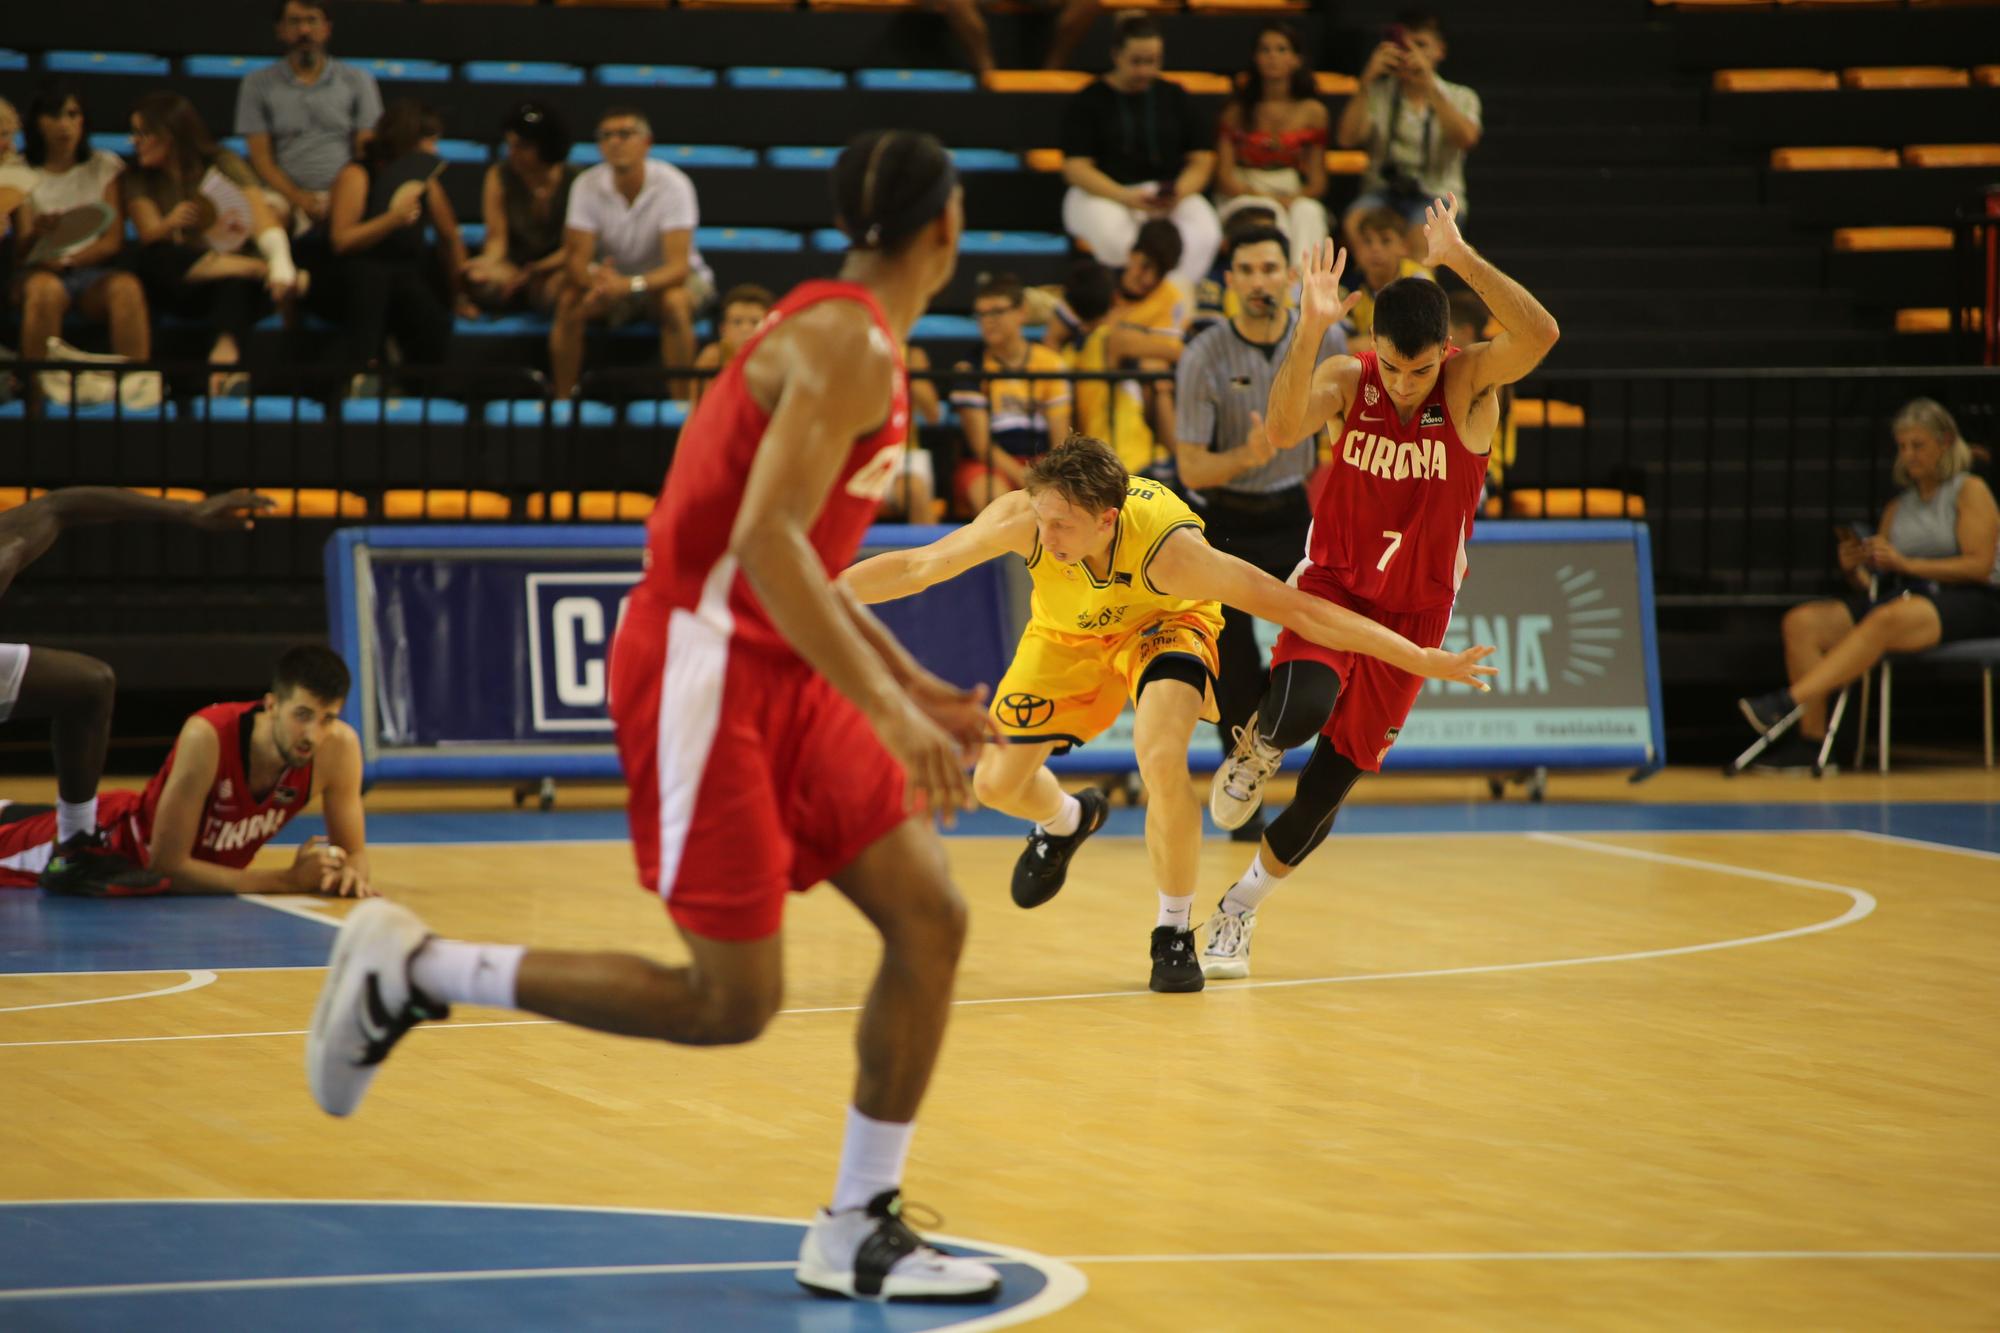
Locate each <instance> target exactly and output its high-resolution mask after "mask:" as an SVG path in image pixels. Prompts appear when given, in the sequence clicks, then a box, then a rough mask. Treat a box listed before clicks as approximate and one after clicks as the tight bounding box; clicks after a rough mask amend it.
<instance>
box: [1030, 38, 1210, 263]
mask: <svg viewBox="0 0 2000 1333" xmlns="http://www.w3.org/2000/svg"><path fill="white" fill-rule="evenodd" d="M1164 50H1165V47H1164V44H1163V43H1162V41H1161V39H1160V29H1159V25H1158V24H1157V23H1155V22H1154V21H1153V20H1152V19H1151V18H1150V17H1148V16H1147V15H1145V14H1140V13H1125V14H1121V15H1119V16H1118V27H1117V32H1116V33H1115V34H1114V36H1113V37H1112V41H1111V61H1112V64H1111V72H1110V73H1109V74H1106V75H1104V76H1103V77H1102V78H1099V79H1096V80H1094V81H1092V82H1091V84H1090V85H1089V86H1088V87H1086V88H1084V89H1083V90H1082V91H1080V92H1078V93H1077V94H1076V95H1075V96H1074V97H1072V98H1071V99H1070V103H1069V106H1068V107H1067V108H1066V109H1065V110H1064V112H1063V124H1062V151H1063V179H1064V180H1066V181H1068V182H1069V191H1068V193H1067V194H1065V195H1064V197H1063V227H1064V228H1065V229H1066V230H1067V231H1068V232H1069V234H1070V235H1071V236H1072V237H1074V238H1075V239H1076V240H1077V242H1078V243H1079V244H1080V245H1082V246H1083V248H1084V249H1086V250H1088V251H1090V252H1091V253H1092V254H1093V255H1095V256H1097V258H1098V260H1099V261H1100V262H1102V263H1106V264H1109V265H1111V266H1112V267H1114V268H1115V267H1117V266H1119V265H1121V264H1123V263H1124V262H1125V257H1126V256H1127V255H1128V254H1130V253H1131V250H1132V243H1133V241H1134V240H1135V239H1137V237H1138V235H1139V229H1140V227H1141V226H1142V225H1143V224H1144V223H1145V222H1146V221H1148V220H1149V219H1170V220H1171V221H1172V222H1173V223H1174V225H1175V226H1176V227H1177V228H1178V229H1179V232H1180V238H1181V244H1182V252H1181V260H1180V264H1179V266H1178V269H1177V272H1178V274H1179V276H1180V278H1181V286H1182V287H1183V288H1184V289H1185V290H1187V291H1193V290H1194V287H1195V284H1196V283H1198V282H1200V281H1201V280H1202V279H1203V278H1205V277H1207V276H1208V270H1209V267H1210V266H1211V265H1213V264H1214V263H1215V252H1216V249H1217V247H1219V246H1220V245H1221V243H1222V223H1221V222H1220V221H1218V220H1217V218H1216V216H1215V206H1214V205H1213V204H1211V203H1209V202H1208V199H1207V197H1206V196H1205V195H1203V194H1202V191H1203V190H1204V189H1206V188H1207V186H1208V181H1209V176H1210V174H1211V172H1212V171H1213V170H1214V167H1215V151H1214V149H1215V138H1214V135H1213V134H1212V133H1211V131H1210V129H1209V127H1208V125H1207V124H1206V122H1205V121H1204V120H1203V118H1202V116H1201V114H1200V113H1199V112H1198V111H1197V110H1196V109H1195V106H1194V103H1193V101H1192V99H1190V98H1189V97H1188V94H1187V90H1186V89H1184V88H1182V87H1181V86H1180V85H1179V84H1177V83H1171V82H1168V81H1166V80H1163V79H1161V78H1160V68H1161V61H1162V59H1163V56H1164Z"/></svg>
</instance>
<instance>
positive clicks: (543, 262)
mask: <svg viewBox="0 0 2000 1333" xmlns="http://www.w3.org/2000/svg"><path fill="white" fill-rule="evenodd" d="M501 138H502V141H503V148H504V156H502V158H501V159H500V161H498V162H496V163H494V164H493V165H492V166H490V167H488V168H487V169H486V184H485V187H484V189H483V190H482V192H481V196H480V213H481V214H482V216H483V217H484V219H485V222H486V244H485V245H484V246H482V247H481V248H480V251H479V253H478V254H477V255H474V256H473V257H472V259H471V260H469V261H468V262H467V263H466V265H465V281H466V283H467V286H468V287H469V289H470V291H471V295H472V299H473V301H474V302H475V303H477V304H478V305H479V306H480V307H481V308H482V309H486V310H496V311H497V310H512V309H515V308H517V307H521V306H526V307H527V308H529V309H531V310H536V311H540V312H542V313H544V314H546V313H547V312H548V311H550V310H553V309H554V308H555V304H556V297H557V296H558V295H560V293H561V290H562V283H563V219H564V218H565V217H566V216H568V214H569V189H570V186H571V185H573V184H575V182H576V169H575V168H574V167H571V166H570V165H569V129H568V127H566V126H565V125H564V124H563V121H562V117H561V116H559V115H557V114H556V111H555V109H554V108H553V107H550V106H547V105H544V104H543V103H541V102H523V103H521V105H519V106H517V107H515V108H514V110H513V111H512V112H511V113H509V114H508V116H507V121H506V124H505V126H504V127H503V128H502V131H501Z"/></svg>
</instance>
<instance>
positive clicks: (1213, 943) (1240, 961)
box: [1201, 903, 1257, 981]
mask: <svg viewBox="0 0 2000 1333" xmlns="http://www.w3.org/2000/svg"><path fill="white" fill-rule="evenodd" d="M1256 929H1257V909H1256V908H1254V907H1253V908H1251V909H1250V910H1249V911H1247V912H1245V913H1243V914H1242V915H1241V916H1238V915H1237V914H1236V913H1234V912H1231V911H1228V910H1227V909H1225V908H1224V907H1223V906H1222V905H1221V904H1220V903H1217V904H1216V907H1215V915H1214V916H1212V917H1210V918H1209V919H1208V945H1207V947H1205V948H1203V949H1202V951H1201V974H1202V975H1203V976H1205V977H1208V978H1210V979H1211V980H1214V981H1236V980H1239V979H1240V978H1243V977H1247V976H1249V975H1250V936H1251V935H1252V934H1253V933H1254V932H1255V931H1256Z"/></svg>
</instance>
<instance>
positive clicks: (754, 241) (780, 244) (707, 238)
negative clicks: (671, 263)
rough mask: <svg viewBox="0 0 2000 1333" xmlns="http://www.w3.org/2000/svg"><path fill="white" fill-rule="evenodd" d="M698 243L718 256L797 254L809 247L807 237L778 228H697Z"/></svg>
mask: <svg viewBox="0 0 2000 1333" xmlns="http://www.w3.org/2000/svg"><path fill="white" fill-rule="evenodd" d="M694 243H695V245H697V246H698V247H700V248H701V249H702V250H713V251H715V252H716V253H718V254H721V253H725V252H728V251H757V252H761V253H764V254H771V253H774V252H783V253H787V254H790V253H794V252H796V251H799V250H803V249H805V248H806V238H805V237H803V236H801V235H799V234H798V233H797V232H795V231H783V230H781V229H779V228H777V227H697V228H695V233H694Z"/></svg>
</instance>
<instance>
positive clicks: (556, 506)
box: [524, 491, 654, 523]
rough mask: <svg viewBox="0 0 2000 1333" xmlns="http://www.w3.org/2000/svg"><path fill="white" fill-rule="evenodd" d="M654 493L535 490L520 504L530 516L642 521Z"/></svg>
mask: <svg viewBox="0 0 2000 1333" xmlns="http://www.w3.org/2000/svg"><path fill="white" fill-rule="evenodd" d="M653 499H654V497H652V496H650V495H647V494H645V493H643V492H641V491H581V492H574V491H556V492H554V493H553V494H547V495H545V494H543V493H542V492H540V491H537V492H535V493H534V494H533V495H530V496H529V497H528V503H527V505H526V506H525V507H524V509H525V512H526V514H527V516H528V517H529V518H531V519H540V518H543V517H544V516H546V517H547V518H549V519H551V520H553V521H555V522H557V523H567V522H569V521H570V520H571V519H577V520H580V521H582V522H584V523H643V522H645V521H646V518H647V516H648V515H650V514H651V513H652V512H653Z"/></svg>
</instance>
